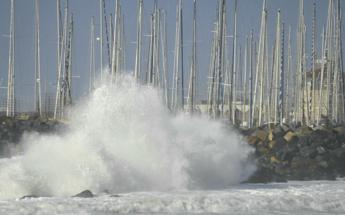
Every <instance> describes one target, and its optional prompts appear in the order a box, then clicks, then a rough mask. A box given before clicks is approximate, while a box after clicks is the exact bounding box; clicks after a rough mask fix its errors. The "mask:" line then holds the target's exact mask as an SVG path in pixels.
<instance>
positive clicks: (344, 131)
mask: <svg viewBox="0 0 345 215" xmlns="http://www.w3.org/2000/svg"><path fill="white" fill-rule="evenodd" d="M333 131H335V132H336V133H338V134H345V127H344V126H338V127H336V128H333Z"/></svg>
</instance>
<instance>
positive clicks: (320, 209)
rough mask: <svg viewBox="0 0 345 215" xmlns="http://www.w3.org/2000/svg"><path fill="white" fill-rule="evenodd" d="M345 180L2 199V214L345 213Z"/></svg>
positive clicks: (0, 203)
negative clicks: (207, 189)
mask: <svg viewBox="0 0 345 215" xmlns="http://www.w3.org/2000/svg"><path fill="white" fill-rule="evenodd" d="M344 196H345V182H344V181H334V182H330V181H320V182H289V183H287V184H265V185H237V186H233V187H229V188H228V189H225V190H221V191H174V192H133V193H122V194H119V197H112V196H111V195H100V196H98V197H95V198H91V199H82V198H38V199H25V200H6V201H0V213H1V214H9V215H10V214H16V215H17V214H18V215H26V214H41V215H46V214H47V215H55V214H73V215H88V214H90V215H110V214H141V215H142V214H239V215H254V214H265V215H273V214H274V215H290V214H299V215H315V214H317V215H320V214H321V215H326V214H327V215H329V214H338V215H340V214H345V198H344Z"/></svg>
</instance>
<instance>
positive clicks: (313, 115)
mask: <svg viewBox="0 0 345 215" xmlns="http://www.w3.org/2000/svg"><path fill="white" fill-rule="evenodd" d="M312 25H313V30H312V95H311V97H312V104H311V106H312V110H311V112H312V114H311V117H312V119H311V120H312V122H313V123H315V121H316V96H315V95H316V86H315V85H316V74H315V73H316V71H315V67H316V2H315V0H314V3H313V23H312Z"/></svg>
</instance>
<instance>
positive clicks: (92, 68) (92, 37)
mask: <svg viewBox="0 0 345 215" xmlns="http://www.w3.org/2000/svg"><path fill="white" fill-rule="evenodd" d="M90 27H91V32H90V67H89V93H91V91H92V90H93V89H94V81H95V17H91V24H90Z"/></svg>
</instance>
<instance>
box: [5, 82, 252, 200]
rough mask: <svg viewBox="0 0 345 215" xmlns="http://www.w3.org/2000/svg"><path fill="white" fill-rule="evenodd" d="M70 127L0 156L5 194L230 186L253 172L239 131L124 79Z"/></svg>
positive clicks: (81, 109) (77, 112)
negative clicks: (174, 108)
mask: <svg viewBox="0 0 345 215" xmlns="http://www.w3.org/2000/svg"><path fill="white" fill-rule="evenodd" d="M69 124H70V129H69V131H67V132H65V133H63V134H60V135H38V134H28V135H26V136H25V138H24V141H23V143H22V144H23V145H24V147H23V148H24V151H23V154H22V155H21V156H19V157H16V158H15V159H10V160H8V159H7V160H1V161H0V197H2V198H7V197H20V196H22V195H29V194H34V195H39V196H69V195H73V194H76V193H78V192H80V191H82V190H85V189H90V190H92V191H93V192H96V193H99V192H103V191H105V190H107V191H109V192H120V191H125V192H129V191H148V190H160V191H163V190H177V189H209V188H224V187H226V186H228V185H230V184H236V183H239V182H240V181H242V180H244V179H246V177H248V176H249V175H250V174H251V173H252V172H253V170H254V166H253V165H252V164H250V163H248V162H247V157H248V154H249V153H250V152H251V151H252V149H251V148H249V147H248V146H247V145H246V144H245V143H244V142H243V141H241V139H240V137H239V135H237V134H236V133H235V132H234V131H232V130H231V129H230V128H229V127H226V126H224V125H223V124H222V123H221V122H218V121H212V120H209V119H207V117H190V116H189V115H184V114H179V115H178V116H176V117H174V116H171V115H170V114H169V112H168V111H167V109H166V108H165V106H164V105H163V102H162V100H161V96H160V94H159V92H158V91H157V90H156V89H153V88H151V87H147V86H139V85H137V84H136V83H135V82H134V81H133V80H132V79H131V78H129V77H123V78H122V81H121V82H120V84H118V85H116V86H114V85H109V84H103V85H101V86H100V87H98V88H97V89H96V90H95V91H94V92H93V93H92V95H91V96H90V98H88V99H86V100H85V101H83V102H81V103H80V104H78V105H77V107H75V108H73V110H72V112H71V119H70V121H69Z"/></svg>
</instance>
